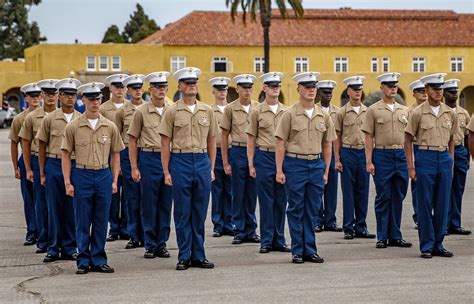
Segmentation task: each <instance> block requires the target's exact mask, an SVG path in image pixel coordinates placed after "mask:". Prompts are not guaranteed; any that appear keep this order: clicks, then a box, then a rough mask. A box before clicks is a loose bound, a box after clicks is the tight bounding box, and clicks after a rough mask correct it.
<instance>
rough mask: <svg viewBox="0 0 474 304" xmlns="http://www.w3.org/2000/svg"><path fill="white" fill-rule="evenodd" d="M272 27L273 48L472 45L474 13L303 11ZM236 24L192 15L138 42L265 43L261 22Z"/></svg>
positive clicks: (222, 16)
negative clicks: (298, 16) (302, 17)
mask: <svg viewBox="0 0 474 304" xmlns="http://www.w3.org/2000/svg"><path fill="white" fill-rule="evenodd" d="M273 14H274V18H273V19H272V25H271V28H270V43H271V45H272V46H414V47H415V46H474V14H457V13H455V12H453V11H440V10H436V11H435V10H432V11H429V10H353V9H336V10H318V9H307V10H305V18H304V19H299V20H298V19H295V18H290V19H286V20H285V19H282V18H281V17H280V16H279V13H278V12H277V11H274V13H273ZM258 19H259V18H258V16H257V22H252V21H250V16H248V18H247V24H246V25H244V24H243V22H242V18H241V16H240V15H239V16H236V19H235V22H232V19H231V17H230V13H229V12H215V11H194V12H192V13H190V14H188V15H186V16H185V17H183V18H181V19H179V20H178V21H176V22H174V23H172V24H170V25H168V26H167V27H165V28H164V29H162V30H160V31H157V32H156V33H154V34H152V35H150V36H148V37H147V38H145V39H143V40H142V41H140V42H139V43H144V44H162V45H225V46H260V45H263V30H262V27H261V26H260V22H259V21H258Z"/></svg>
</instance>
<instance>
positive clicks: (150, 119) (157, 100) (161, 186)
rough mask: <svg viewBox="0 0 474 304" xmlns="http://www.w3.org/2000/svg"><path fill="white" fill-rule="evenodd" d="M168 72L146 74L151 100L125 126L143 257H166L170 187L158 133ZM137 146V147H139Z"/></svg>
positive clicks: (166, 105)
mask: <svg viewBox="0 0 474 304" xmlns="http://www.w3.org/2000/svg"><path fill="white" fill-rule="evenodd" d="M169 75H170V74H169V73H168V72H155V73H151V74H149V75H147V76H146V77H145V81H148V82H149V83H150V88H149V91H150V93H151V101H150V102H147V103H144V104H143V105H141V106H139V107H138V108H137V110H136V111H135V113H134V114H133V117H132V121H131V123H130V127H129V129H128V136H129V148H128V153H129V156H130V164H131V168H132V178H133V181H134V182H136V183H139V185H140V199H141V202H140V209H141V222H142V224H143V232H144V242H145V254H144V257H145V258H148V259H150V258H155V257H160V258H169V257H170V253H169V252H168V250H167V249H166V242H167V241H168V239H169V236H170V222H171V203H172V188H171V187H170V186H168V185H166V184H165V181H164V174H163V166H162V165H161V137H160V134H159V133H158V129H159V127H160V124H161V121H162V118H163V115H164V113H165V112H166V111H167V109H168V104H167V103H166V101H165V97H166V92H168V77H169ZM138 147H140V148H138Z"/></svg>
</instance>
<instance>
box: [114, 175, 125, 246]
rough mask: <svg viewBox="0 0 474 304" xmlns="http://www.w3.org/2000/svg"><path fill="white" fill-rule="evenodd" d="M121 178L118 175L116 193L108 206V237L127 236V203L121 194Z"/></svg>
mask: <svg viewBox="0 0 474 304" xmlns="http://www.w3.org/2000/svg"><path fill="white" fill-rule="evenodd" d="M122 185H123V181H122V176H121V175H119V178H118V180H117V192H116V193H114V194H112V202H111V204H110V214H109V225H110V227H109V235H111V236H114V237H116V236H119V235H120V236H127V237H128V230H127V202H126V201H125V196H124V193H123V187H122Z"/></svg>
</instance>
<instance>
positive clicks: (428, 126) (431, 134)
mask: <svg viewBox="0 0 474 304" xmlns="http://www.w3.org/2000/svg"><path fill="white" fill-rule="evenodd" d="M420 129H421V132H420V133H421V134H420V138H417V140H418V141H419V144H420V145H429V146H432V145H435V143H436V128H435V124H434V123H422V124H420Z"/></svg>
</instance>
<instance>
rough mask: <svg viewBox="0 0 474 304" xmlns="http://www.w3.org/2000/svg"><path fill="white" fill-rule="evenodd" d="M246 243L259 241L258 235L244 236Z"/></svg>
mask: <svg viewBox="0 0 474 304" xmlns="http://www.w3.org/2000/svg"><path fill="white" fill-rule="evenodd" d="M245 242H246V243H260V237H259V236H258V235H254V236H251V237H247V238H245Z"/></svg>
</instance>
